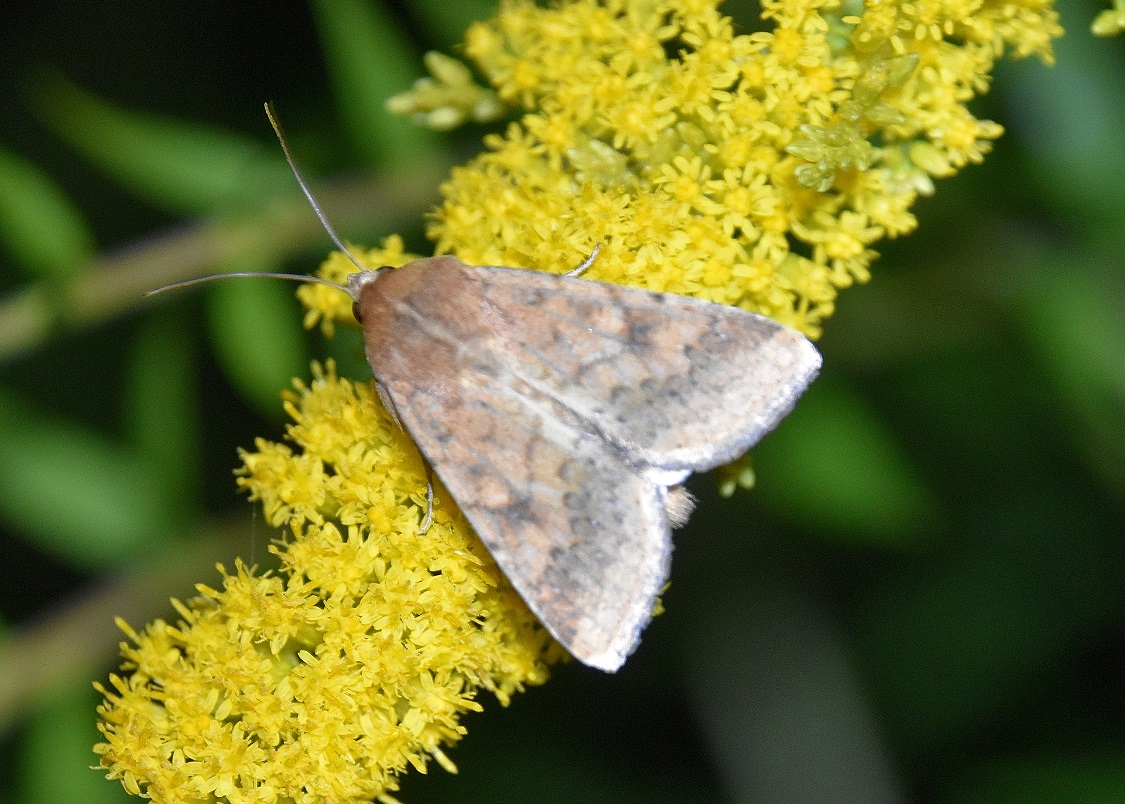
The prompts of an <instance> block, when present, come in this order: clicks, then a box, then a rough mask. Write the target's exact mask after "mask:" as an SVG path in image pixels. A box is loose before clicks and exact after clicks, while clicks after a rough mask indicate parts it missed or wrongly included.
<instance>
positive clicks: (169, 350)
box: [126, 307, 200, 515]
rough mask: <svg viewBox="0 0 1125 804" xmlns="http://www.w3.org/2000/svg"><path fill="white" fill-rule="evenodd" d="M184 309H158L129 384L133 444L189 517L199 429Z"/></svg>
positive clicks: (197, 462) (142, 339)
mask: <svg viewBox="0 0 1125 804" xmlns="http://www.w3.org/2000/svg"><path fill="white" fill-rule="evenodd" d="M186 318H187V315H186V313H185V312H184V311H183V310H181V309H179V308H171V307H166V308H161V309H159V310H155V311H153V313H152V314H151V315H150V316H149V318H148V320H147V321H146V322H145V323H144V325H143V326H142V328H141V331H140V335H139V337H138V339H137V343H136V346H135V347H134V351H133V354H132V356H131V360H130V366H129V377H128V384H127V387H126V404H127V406H128V407H127V426H128V428H129V431H130V433H131V436H132V438H131V440H132V443H133V444H134V445H135V446H136V448H137V451H138V452H139V454H140V456H141V457H142V459H143V460H144V462H145V463H146V465H148V466H150V467H152V471H153V472H155V473H157V474H159V476H160V478H161V482H162V484H163V485H164V487H165V488H166V489H167V490H168V494H169V497H170V498H171V499H172V500H173V501H174V504H175V507H176V510H178V511H182V512H183V513H184V514H185V515H187V514H189V513H190V511H191V509H192V503H193V502H194V500H195V498H196V493H197V488H196V487H197V485H198V478H199V467H200V455H199V444H200V432H199V414H198V412H197V407H196V401H197V387H196V374H195V361H194V357H195V355H194V350H193V349H192V348H191V345H190V343H189V341H188V339H187V338H186V337H185V333H186V332H187V331H188V330H189V327H188V322H187V321H186Z"/></svg>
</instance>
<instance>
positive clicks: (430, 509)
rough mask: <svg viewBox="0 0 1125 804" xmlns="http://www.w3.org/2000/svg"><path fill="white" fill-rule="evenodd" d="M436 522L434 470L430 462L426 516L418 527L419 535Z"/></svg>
mask: <svg viewBox="0 0 1125 804" xmlns="http://www.w3.org/2000/svg"><path fill="white" fill-rule="evenodd" d="M433 523H434V470H433V467H432V466H430V464H429V463H427V464H426V516H425V517H423V518H422V527H420V528H418V535H419V536H421V535H422V534H423V533H425V532H426V531H428V530H429V529H430V525H432V524H433Z"/></svg>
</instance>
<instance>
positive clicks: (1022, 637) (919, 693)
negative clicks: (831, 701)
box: [856, 455, 1125, 800]
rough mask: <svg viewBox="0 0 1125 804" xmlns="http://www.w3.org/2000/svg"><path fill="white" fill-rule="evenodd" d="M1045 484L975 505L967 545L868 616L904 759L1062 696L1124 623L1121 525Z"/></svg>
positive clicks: (890, 721) (871, 649)
mask: <svg viewBox="0 0 1125 804" xmlns="http://www.w3.org/2000/svg"><path fill="white" fill-rule="evenodd" d="M1007 460H1010V458H1009V456H1006V455H1001V456H998V457H997V458H996V459H995V461H996V463H994V467H995V466H1002V465H1003V464H1004V463H1005V462H1006V461H1007ZM1034 477H1035V481H1036V486H1035V487H1034V488H1023V487H1020V486H1018V485H1015V486H1012V485H1009V484H1008V482H1006V481H1010V478H1008V477H1003V478H1002V479H999V480H997V481H994V482H993V483H992V486H991V488H989V489H988V493H987V494H985V495H981V496H978V497H975V498H973V500H972V501H971V502H970V501H968V500H965V501H964V504H965V507H966V508H971V510H969V511H964V512H958V513H959V514H962V516H963V517H964V518H963V519H961V520H959V521H958V522H957V523H956V526H957V528H956V532H957V533H958V535H959V536H960V539H959V541H958V543H957V544H956V545H955V546H953V547H952V548H951V549H950V550H948V551H946V552H945V553H943V554H939V555H935V556H933V558H932V559H931V560H930V561H929V562H928V563H927V564H926V565H915V566H912V567H906V568H904V571H901V572H898V573H895V574H894V575H893V576H891V577H890V578H888V580H887V582H886V583H883V584H881V585H880V586H879V588H878V589H877V590H876V591H875V592H874V594H873V595H872V597H873V601H872V605H871V606H870V609H869V610H868V612H867V613H866V614H864V615H862V616H861V623H862V625H861V627H860V628H859V629H858V633H857V635H856V649H857V651H858V652H859V653H860V655H863V656H864V657H865V661H866V662H867V663H868V668H867V672H866V674H865V675H866V677H867V678H868V679H869V681H870V682H871V683H872V688H873V690H874V692H873V694H874V697H876V698H880V699H882V701H883V705H884V711H885V712H887V713H888V715H887V716H886V717H885V718H884V722H885V723H886V724H887V727H888V730H889V731H891V732H895V733H896V737H897V744H898V745H899V746H900V750H902V751H905V752H907V753H916V754H920V755H925V754H927V753H928V752H929V751H931V750H934V748H935V747H936V746H938V745H949V744H954V743H963V742H964V741H967V740H969V739H970V736H971V735H977V734H978V732H979V730H980V729H982V728H984V727H986V726H988V725H989V724H996V723H997V722H999V721H1000V720H1001V719H1002V718H1003V717H1005V716H1006V714H1007V713H1008V712H1011V711H1013V710H1018V709H1020V708H1022V707H1027V706H1029V702H1028V701H1026V700H1024V698H1025V696H1028V695H1036V694H1037V693H1036V692H1035V691H1036V690H1040V691H1041V692H1039V693H1038V694H1044V695H1051V694H1054V693H1052V692H1048V690H1053V689H1054V688H1055V684H1054V683H1052V682H1053V679H1052V678H1051V675H1052V674H1053V673H1055V672H1057V671H1058V668H1059V667H1060V666H1061V665H1062V663H1063V662H1065V661H1066V660H1067V657H1068V652H1070V651H1074V650H1075V649H1076V646H1077V643H1078V641H1079V640H1081V639H1083V635H1088V634H1090V633H1093V632H1094V630H1095V629H1096V628H1098V627H1099V626H1100V625H1101V624H1103V623H1104V622H1106V621H1107V620H1112V619H1113V618H1115V617H1116V616H1117V611H1118V610H1119V607H1120V599H1121V591H1120V590H1121V583H1120V581H1121V575H1122V572H1123V570H1125V542H1122V540H1121V538H1120V533H1119V531H1120V523H1119V522H1117V521H1115V520H1113V519H1112V518H1110V517H1108V516H1104V515H1103V514H1102V513H1101V512H1097V511H1091V510H1089V509H1087V508H1086V507H1085V505H1084V501H1083V500H1082V499H1081V498H1079V497H1076V496H1075V495H1074V494H1073V492H1072V489H1070V488H1069V484H1068V483H1067V482H1066V480H1064V479H1062V478H1057V477H1055V475H1054V474H1053V473H1052V472H1047V471H1043V470H1042V469H1040V470H1039V471H1038V472H1037V473H1036V474H1035V475H1034ZM1080 672H1082V671H1080ZM1030 708H1031V709H1032V710H1033V711H1034V705H1032V706H1031V707H1030ZM1067 728H1068V727H1066V726H1064V727H1063V730H1064V731H1065V730H1066V729H1067ZM1047 800H1050V799H1047Z"/></svg>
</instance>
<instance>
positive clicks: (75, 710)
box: [19, 679, 136, 804]
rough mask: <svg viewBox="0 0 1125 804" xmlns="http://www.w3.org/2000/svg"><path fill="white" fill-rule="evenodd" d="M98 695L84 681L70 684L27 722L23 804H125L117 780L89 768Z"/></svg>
mask: <svg viewBox="0 0 1125 804" xmlns="http://www.w3.org/2000/svg"><path fill="white" fill-rule="evenodd" d="M97 702H98V696H97V694H96V693H95V692H94V691H93V690H92V689H91V688H90V683H89V682H88V681H86V680H85V679H82V680H80V681H77V682H75V683H72V684H70V685H68V686H67V687H66V688H64V689H60V690H59V691H57V692H55V693H54V694H53V695H51V696H50V697H49V698H47V699H46V700H44V701H42V702H41V703H40V704H39V705H38V706H36V707H35V710H34V711H33V712H31V713H30V715H29V717H28V719H27V727H26V729H25V730H24V741H23V744H22V745H21V746H20V753H21V754H22V760H23V761H22V762H21V763H20V777H19V786H20V798H19V800H20V801H21V802H22V804H57V802H60V801H81V802H83V804H128V802H135V801H136V799H134V798H132V797H130V796H129V795H128V794H127V793H126V792H125V789H124V788H123V787H122V786H121V783H120V782H115V781H110V780H108V779H106V778H105V773H104V772H99V771H96V770H92V769H91V768H90V766H91V765H93V764H95V763H96V761H97V757H96V756H95V755H94V753H93V751H92V750H91V749H92V748H93V746H94V744H95V743H96V742H97V741H98V738H99V734H98V729H97V725H96V719H97V716H96V710H95V708H96V706H97Z"/></svg>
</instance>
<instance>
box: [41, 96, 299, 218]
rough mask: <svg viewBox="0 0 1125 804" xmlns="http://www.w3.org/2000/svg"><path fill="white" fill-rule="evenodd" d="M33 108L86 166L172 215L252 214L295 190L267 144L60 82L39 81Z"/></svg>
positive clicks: (276, 151)
mask: <svg viewBox="0 0 1125 804" xmlns="http://www.w3.org/2000/svg"><path fill="white" fill-rule="evenodd" d="M39 105H40V108H41V109H42V110H43V114H44V116H45V118H46V120H47V122H48V123H49V124H50V125H51V126H52V127H53V128H54V129H55V130H56V131H57V132H58V133H59V134H60V135H61V136H62V137H64V138H65V139H66V140H67V141H68V142H69V143H70V144H71V145H72V146H73V147H74V148H76V149H77V150H78V151H80V152H81V153H82V154H84V155H85V156H86V157H87V158H88V159H89V160H90V161H91V162H93V163H94V164H96V165H97V166H98V167H100V168H101V169H102V170H104V171H105V172H106V173H108V174H110V175H111V176H113V177H114V178H115V179H117V180H118V181H120V182H121V183H122V184H123V185H125V186H126V187H128V188H129V189H131V190H132V191H133V192H135V193H137V194H138V195H140V196H142V197H144V198H145V199H147V200H149V201H150V202H152V203H154V204H157V205H159V206H161V207H163V208H165V209H168V210H170V211H172V212H177V213H180V212H186V213H192V214H195V213H200V212H216V211H218V212H227V211H237V210H240V209H247V208H253V207H256V206H261V204H262V199H263V198H268V197H270V196H273V195H277V194H279V193H283V192H290V191H291V189H292V187H293V176H292V174H291V173H290V172H289V168H288V166H287V165H286V164H285V160H284V159H283V157H282V154H281V150H280V149H279V148H277V147H275V146H274V145H273V143H272V142H270V143H269V144H266V143H265V142H264V141H263V142H259V141H257V140H251V139H247V138H246V137H242V136H239V135H236V134H232V133H229V132H222V131H217V130H215V129H213V128H209V127H207V126H203V125H200V124H198V123H189V122H184V121H180V120H173V119H170V118H166V117H159V116H157V115H151V114H144V113H140V112H134V111H129V110H126V109H122V108H120V107H118V106H114V105H112V104H110V103H107V102H106V101H103V100H101V99H99V98H97V97H95V96H94V95H92V94H90V93H88V92H85V91H83V90H82V89H80V88H79V87H77V86H75V85H74V84H71V83H70V82H68V81H66V80H64V79H61V78H56V79H53V80H49V81H44V82H43V84H42V89H41V92H40V94H39ZM266 130H267V123H266V117H265V112H264V111H263V113H262V131H263V133H265V131H266Z"/></svg>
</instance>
